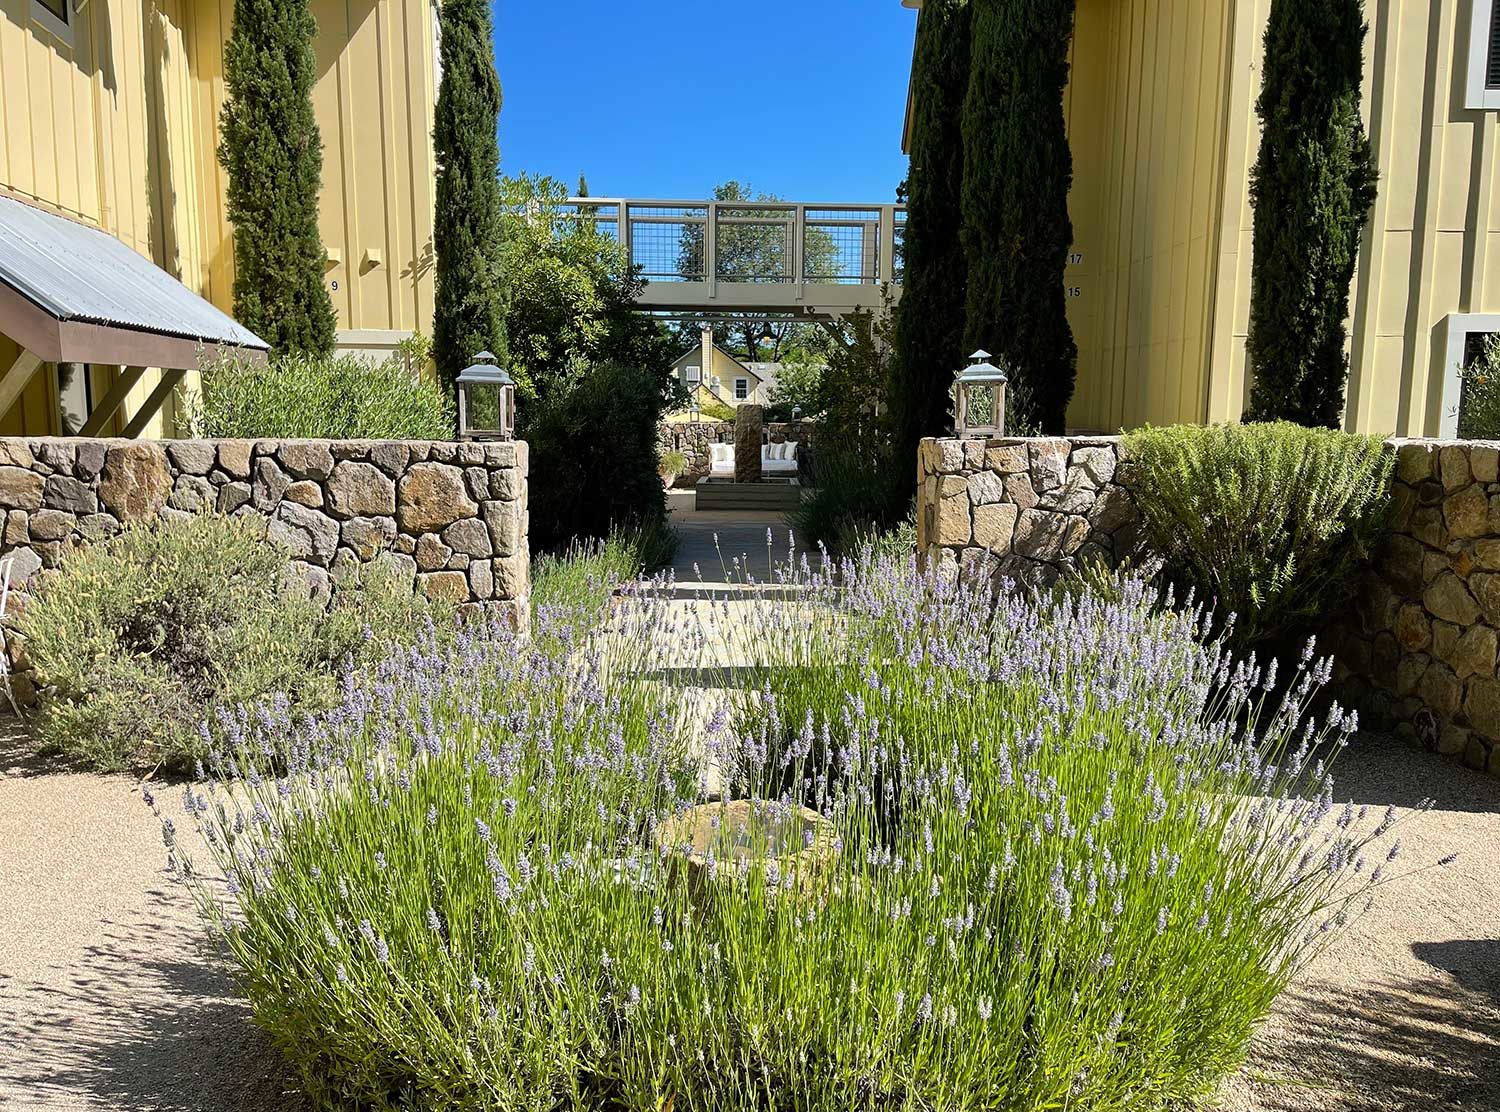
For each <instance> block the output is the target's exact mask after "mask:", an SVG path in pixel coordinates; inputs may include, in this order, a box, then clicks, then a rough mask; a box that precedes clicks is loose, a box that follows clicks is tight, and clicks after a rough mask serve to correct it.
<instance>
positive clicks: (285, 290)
mask: <svg viewBox="0 0 1500 1112" xmlns="http://www.w3.org/2000/svg"><path fill="white" fill-rule="evenodd" d="M317 29H318V28H317V24H316V23H315V22H313V17H312V12H311V11H310V10H309V7H308V0H235V4H234V23H233V26H232V29H231V31H230V34H229V41H228V42H227V43H226V44H225V46H224V85H225V90H226V95H225V99H224V110H223V115H222V117H221V123H220V141H219V162H220V163H221V164H222V165H223V167H224V169H225V172H226V173H227V174H228V176H229V182H228V186H227V189H226V208H227V211H228V216H229V222H230V223H231V224H233V225H234V315H235V317H236V318H237V319H238V320H239V322H240V323H241V324H243V325H244V326H245V327H246V328H248V329H250V330H251V331H252V332H254V333H256V335H258V336H260V337H261V339H263V340H265V341H266V342H267V343H268V344H270V345H271V351H272V352H273V353H274V354H277V355H282V354H289V353H296V354H305V355H330V354H332V352H333V345H334V313H333V302H332V301H331V300H330V299H329V296H328V290H327V288H326V287H325V286H324V285H323V260H324V258H325V257H326V252H325V251H324V249H323V242H322V240H321V239H320V238H319V235H318V189H319V186H320V184H321V179H322V172H323V141H322V138H321V136H320V135H319V134H318V124H317V120H316V118H315V117H314V116H313V108H312V100H311V94H312V87H313V80H314V79H315V77H316V76H317V71H316V65H315V58H314V56H313V48H312V40H313V35H315V34H316V33H317Z"/></svg>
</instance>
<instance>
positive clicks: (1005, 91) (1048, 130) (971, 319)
mask: <svg viewBox="0 0 1500 1112" xmlns="http://www.w3.org/2000/svg"><path fill="white" fill-rule="evenodd" d="M1073 2H1074V0H1025V2H1018V0H971V6H972V8H973V14H972V17H971V19H972V28H971V42H972V45H971V60H970V64H969V87H968V91H967V94H966V95H965V98H964V110H963V141H964V176H963V244H964V258H965V259H966V261H967V266H968V312H967V316H966V321H967V326H966V330H965V338H964V345H965V347H967V348H970V349H973V348H984V349H985V350H986V351H989V352H991V353H993V354H994V355H996V356H998V357H1000V359H1002V360H1004V362H1005V364H1006V365H1007V366H1008V367H1009V369H1010V371H1011V388H1010V391H1009V396H1010V400H1009V403H1008V405H1009V410H1010V419H1009V422H1010V424H1011V425H1012V426H1013V427H1024V426H1033V427H1037V428H1041V429H1042V430H1044V431H1047V432H1061V431H1062V428H1063V421H1064V418H1065V416H1066V414H1067V409H1068V400H1069V399H1070V398H1071V397H1072V396H1073V380H1074V378H1075V376H1076V374H1077V370H1078V345H1077V344H1075V343H1074V341H1073V330H1072V329H1071V328H1070V327H1069V325H1068V316H1067V301H1066V296H1065V293H1064V289H1063V270H1064V268H1065V267H1066V265H1067V259H1068V251H1069V249H1070V248H1071V247H1072V243H1073V225H1072V222H1071V221H1070V220H1069V219H1068V189H1069V187H1070V186H1071V185H1072V182H1073V154H1072V151H1071V149H1070V148H1069V146H1068V134H1067V123H1066V120H1065V118H1064V116H1063V91H1064V89H1065V88H1066V87H1067V83H1068V48H1069V44H1070V42H1071V40H1072V37H1073Z"/></svg>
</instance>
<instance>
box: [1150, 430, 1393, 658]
mask: <svg viewBox="0 0 1500 1112" xmlns="http://www.w3.org/2000/svg"><path fill="white" fill-rule="evenodd" d="M1124 449H1125V455H1126V457H1127V458H1128V459H1129V461H1130V467H1131V469H1132V471H1133V474H1134V481H1133V483H1132V484H1131V493H1132V494H1134V496H1135V499H1136V502H1137V504H1138V505H1139V506H1140V511H1141V519H1142V524H1143V525H1144V527H1145V532H1146V535H1147V537H1148V539H1149V540H1150V542H1151V547H1152V549H1153V550H1154V551H1155V552H1157V553H1159V554H1160V555H1161V557H1162V558H1163V559H1164V561H1165V564H1166V568H1165V570H1166V573H1167V576H1168V578H1169V579H1170V580H1171V581H1172V582H1173V583H1175V584H1176V585H1177V587H1178V588H1179V589H1180V590H1182V591H1189V590H1191V591H1193V592H1195V593H1196V595H1197V597H1198V598H1201V599H1203V600H1205V601H1207V602H1209V603H1210V604H1211V605H1212V606H1214V608H1215V609H1216V610H1217V611H1218V612H1219V614H1220V615H1221V616H1222V617H1228V616H1229V615H1233V616H1234V618H1235V622H1234V626H1233V630H1232V631H1231V636H1232V637H1233V639H1234V642H1235V644H1236V646H1238V647H1241V648H1249V647H1251V646H1255V645H1264V644H1277V643H1278V642H1279V641H1280V640H1281V639H1283V638H1286V637H1288V636H1296V635H1297V634H1299V633H1306V632H1307V630H1308V629H1309V628H1310V627H1312V626H1315V625H1317V624H1318V623H1319V622H1320V621H1321V620H1322V618H1323V617H1325V616H1326V615H1328V614H1331V613H1335V612H1337V610H1338V609H1339V608H1340V607H1341V606H1342V605H1343V604H1344V603H1346V602H1348V600H1349V599H1350V598H1352V597H1353V594H1354V590H1355V588H1356V586H1357V584H1358V576H1359V574H1360V573H1361V571H1362V570H1363V568H1364V565H1365V562H1366V561H1367V559H1368V558H1369V554H1370V552H1371V550H1372V548H1373V546H1374V544H1375V543H1376V541H1377V539H1378V537H1379V536H1380V533H1381V531H1382V529H1383V527H1384V525H1385V520H1386V513H1387V510H1388V508H1389V506H1390V498H1391V472H1392V470H1393V468H1394V467H1395V453H1394V452H1392V451H1391V450H1390V449H1389V448H1388V447H1387V446H1386V445H1385V444H1384V443H1382V442H1381V440H1380V438H1379V437H1375V436H1357V435H1355V434H1353V433H1346V432H1337V431H1334V430H1331V429H1309V428H1303V427H1301V426H1300V425H1294V424H1291V423H1289V422H1286V421H1278V422H1275V423H1270V424H1253V425H1214V426H1211V427H1203V426H1198V425H1173V426H1170V427H1168V428H1145V429H1141V430H1139V431H1137V432H1133V433H1130V434H1128V435H1127V436H1126V437H1125V441H1124Z"/></svg>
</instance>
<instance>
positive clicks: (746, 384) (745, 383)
mask: <svg viewBox="0 0 1500 1112" xmlns="http://www.w3.org/2000/svg"><path fill="white" fill-rule="evenodd" d="M741 389H743V390H744V391H745V392H744V393H743V394H741V393H740V390H741ZM734 400H735V401H737V402H748V401H749V400H750V380H749V379H748V378H737V379H735V380H734Z"/></svg>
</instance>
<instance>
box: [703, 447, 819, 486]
mask: <svg viewBox="0 0 1500 1112" xmlns="http://www.w3.org/2000/svg"><path fill="white" fill-rule="evenodd" d="M760 473H761V475H763V476H766V477H769V478H792V477H795V476H796V474H797V442H796V441H795V440H787V441H784V442H782V443H780V444H762V445H761V446H760ZM708 474H709V477H710V478H713V479H732V478H734V445H733V444H710V445H709V446H708Z"/></svg>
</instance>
